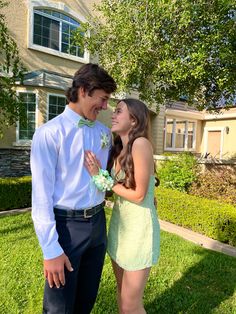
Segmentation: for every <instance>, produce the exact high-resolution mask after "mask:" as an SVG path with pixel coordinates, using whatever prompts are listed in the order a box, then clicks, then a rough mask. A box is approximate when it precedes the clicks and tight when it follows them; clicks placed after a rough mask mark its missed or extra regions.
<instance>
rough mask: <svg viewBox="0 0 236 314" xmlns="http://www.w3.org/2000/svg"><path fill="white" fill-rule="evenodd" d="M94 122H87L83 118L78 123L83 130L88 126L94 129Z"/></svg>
mask: <svg viewBox="0 0 236 314" xmlns="http://www.w3.org/2000/svg"><path fill="white" fill-rule="evenodd" d="M94 123H95V122H94V121H90V120H85V119H83V118H81V119H80V120H79V122H78V127H79V128H81V127H82V126H84V125H87V126H88V127H90V128H92V127H93V126H94Z"/></svg>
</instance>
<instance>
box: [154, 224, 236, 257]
mask: <svg viewBox="0 0 236 314" xmlns="http://www.w3.org/2000/svg"><path fill="white" fill-rule="evenodd" d="M159 221H160V226H161V229H162V230H164V231H167V232H170V233H174V234H177V235H178V236H180V237H182V238H184V239H186V240H188V241H191V242H194V243H196V244H198V245H200V246H202V247H204V248H206V249H209V250H213V251H217V252H221V253H224V254H227V255H230V256H234V257H236V248H235V247H234V246H231V245H228V244H224V243H221V242H219V241H217V240H213V239H211V238H208V237H206V236H204V235H202V234H199V233H197V232H194V231H192V230H189V229H186V228H183V227H180V226H177V225H174V224H172V223H170V222H167V221H163V220H159Z"/></svg>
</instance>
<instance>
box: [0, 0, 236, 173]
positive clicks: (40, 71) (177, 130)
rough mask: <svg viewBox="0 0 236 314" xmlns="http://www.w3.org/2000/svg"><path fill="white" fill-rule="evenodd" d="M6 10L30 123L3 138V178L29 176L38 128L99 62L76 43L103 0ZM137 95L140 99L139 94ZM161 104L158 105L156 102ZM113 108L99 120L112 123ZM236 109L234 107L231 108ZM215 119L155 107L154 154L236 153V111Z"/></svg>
mask: <svg viewBox="0 0 236 314" xmlns="http://www.w3.org/2000/svg"><path fill="white" fill-rule="evenodd" d="M8 2H9V5H8V6H7V7H6V8H4V10H3V14H4V15H5V16H6V22H7V26H8V29H9V32H10V34H11V36H12V37H13V38H14V39H15V41H16V42H17V45H18V48H19V53H20V58H21V60H22V62H23V63H24V65H25V66H26V68H27V70H28V73H27V74H26V75H25V77H24V81H23V84H22V85H21V84H18V85H17V86H16V90H17V93H19V95H20V96H21V97H22V99H23V101H24V103H25V109H26V115H27V125H26V126H24V125H22V123H21V121H18V123H17V126H16V127H11V128H9V129H7V130H6V132H5V134H4V137H3V139H1V140H0V161H1V164H0V177H1V176H20V175H25V174H29V153H30V145H31V140H32V136H33V134H34V131H35V129H36V128H38V127H39V126H40V125H42V124H43V123H45V122H47V121H48V120H50V119H52V118H53V117H55V116H56V115H58V114H59V113H61V112H62V111H63V110H64V107H65V104H66V97H65V90H66V89H67V87H68V86H69V85H70V84H71V79H72V77H73V75H74V73H75V71H76V70H77V69H78V68H79V67H80V66H81V65H82V64H84V63H88V62H93V59H92V58H91V56H90V55H89V53H88V52H86V51H82V50H81V49H80V47H76V46H74V45H73V44H72V42H71V38H72V32H73V30H74V29H76V28H77V27H78V25H79V23H80V22H84V21H89V17H90V16H91V15H92V13H93V12H92V9H93V4H94V2H98V1H97V0H94V1H90V0H64V1H53V0H24V1H23V0H22V1H15V0H9V1H8ZM132 97H137V95H135V93H133V94H132ZM154 108H155V105H154ZM111 110H112V108H111V107H110V108H109V109H108V110H107V111H106V112H102V113H101V114H100V116H99V119H100V120H101V121H102V122H104V123H105V124H107V125H108V126H110V116H111ZM231 111H232V110H231ZM231 111H229V112H226V113H224V114H222V115H219V116H217V117H215V116H214V115H213V116H212V115H209V114H206V113H200V112H197V111H196V110H193V109H190V108H188V107H186V106H185V105H184V104H183V103H175V104H174V105H171V106H166V107H165V106H161V107H160V111H159V114H156V112H155V109H153V110H150V113H151V126H152V141H153V145H154V154H156V155H161V154H163V152H178V151H192V152H194V153H198V154H205V153H209V152H210V153H211V154H212V155H213V156H216V157H220V158H224V157H225V156H226V155H227V157H230V156H231V157H232V156H233V154H235V152H236V149H235V144H234V143H235V142H234V138H233V134H234V133H235V131H236V120H234V119H235V117H236V111H232V114H231Z"/></svg>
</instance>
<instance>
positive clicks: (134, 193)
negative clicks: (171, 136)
mask: <svg viewBox="0 0 236 314" xmlns="http://www.w3.org/2000/svg"><path fill="white" fill-rule="evenodd" d="M132 157H133V162H134V178H135V182H136V188H135V189H127V188H125V187H124V186H123V185H122V184H116V185H114V186H113V188H112V190H113V191H114V192H115V193H116V194H117V195H119V196H121V197H123V198H125V199H127V200H129V201H131V202H135V203H141V202H142V201H143V199H144V198H145V195H146V193H147V189H148V185H149V180H150V175H151V174H153V151H152V146H151V143H150V142H149V141H148V140H147V139H146V138H144V137H140V138H137V139H136V140H135V141H134V143H133V147H132Z"/></svg>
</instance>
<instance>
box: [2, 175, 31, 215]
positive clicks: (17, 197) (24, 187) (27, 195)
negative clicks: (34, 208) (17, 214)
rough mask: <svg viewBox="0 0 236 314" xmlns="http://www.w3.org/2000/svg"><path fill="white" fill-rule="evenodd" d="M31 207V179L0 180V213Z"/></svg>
mask: <svg viewBox="0 0 236 314" xmlns="http://www.w3.org/2000/svg"><path fill="white" fill-rule="evenodd" d="M29 206H31V177H22V178H0V211H2V210H7V209H14V208H25V207H29Z"/></svg>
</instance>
